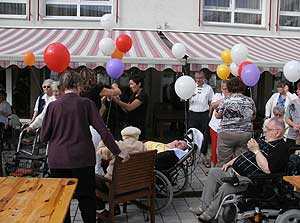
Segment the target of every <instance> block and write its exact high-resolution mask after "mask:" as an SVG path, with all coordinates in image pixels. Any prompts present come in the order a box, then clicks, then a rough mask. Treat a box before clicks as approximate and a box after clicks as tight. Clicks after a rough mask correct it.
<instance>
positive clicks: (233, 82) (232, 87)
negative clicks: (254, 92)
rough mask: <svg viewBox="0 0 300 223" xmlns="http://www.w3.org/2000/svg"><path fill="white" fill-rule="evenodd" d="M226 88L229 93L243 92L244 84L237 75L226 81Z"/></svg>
mask: <svg viewBox="0 0 300 223" xmlns="http://www.w3.org/2000/svg"><path fill="white" fill-rule="evenodd" d="M227 88H228V91H229V92H230V93H243V92H244V91H245V90H246V85H245V84H244V83H243V82H242V80H241V79H240V78H239V77H234V78H232V79H230V80H229V81H228V82H227Z"/></svg>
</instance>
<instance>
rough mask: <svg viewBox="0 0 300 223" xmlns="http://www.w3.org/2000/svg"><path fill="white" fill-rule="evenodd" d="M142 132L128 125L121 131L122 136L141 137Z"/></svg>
mask: <svg viewBox="0 0 300 223" xmlns="http://www.w3.org/2000/svg"><path fill="white" fill-rule="evenodd" d="M140 134H141V130H140V129H138V128H136V127H133V126H129V127H126V128H124V129H123V130H122V131H121V135H122V138H127V137H133V138H136V139H139V136H140Z"/></svg>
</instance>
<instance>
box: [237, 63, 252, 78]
mask: <svg viewBox="0 0 300 223" xmlns="http://www.w3.org/2000/svg"><path fill="white" fill-rule="evenodd" d="M248 64H252V62H250V61H244V62H242V63H240V65H239V69H238V74H239V76H241V74H242V70H243V69H244V67H246V66H247V65H248Z"/></svg>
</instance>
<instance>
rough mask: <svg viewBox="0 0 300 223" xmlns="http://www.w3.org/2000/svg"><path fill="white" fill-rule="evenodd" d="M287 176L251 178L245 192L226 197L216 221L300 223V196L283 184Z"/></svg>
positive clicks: (289, 186) (215, 218) (226, 222)
mask: <svg viewBox="0 0 300 223" xmlns="http://www.w3.org/2000/svg"><path fill="white" fill-rule="evenodd" d="M284 175H286V174H270V175H259V176H253V177H250V180H251V181H250V182H247V183H246V184H247V186H248V187H247V190H246V191H244V192H240V193H237V194H229V195H227V196H225V197H224V199H223V200H222V202H221V205H220V207H219V209H218V212H217V214H216V216H215V217H214V219H213V222H215V223H216V222H224V223H233V222H236V223H246V222H265V223H267V222H268V223H270V222H274V223H286V222H300V193H299V192H296V191H294V188H293V187H292V186H291V185H289V184H288V183H286V182H284V181H283V176H284ZM233 181H235V182H236V180H233ZM227 183H228V182H227ZM238 183H240V184H241V183H243V182H238Z"/></svg>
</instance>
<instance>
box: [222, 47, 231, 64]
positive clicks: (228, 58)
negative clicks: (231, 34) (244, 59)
mask: <svg viewBox="0 0 300 223" xmlns="http://www.w3.org/2000/svg"><path fill="white" fill-rule="evenodd" d="M221 58H222V60H223V61H224V62H225V63H231V62H232V59H231V55H230V50H229V49H226V50H223V52H222V53H221Z"/></svg>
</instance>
